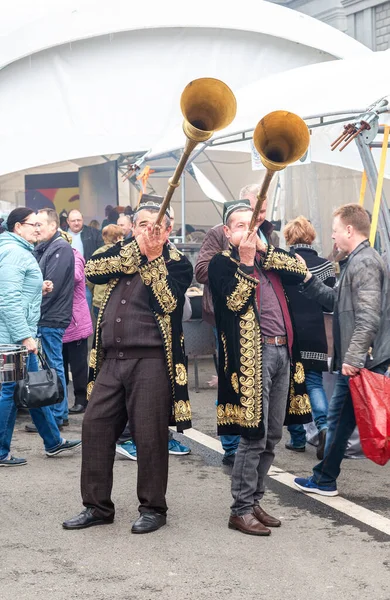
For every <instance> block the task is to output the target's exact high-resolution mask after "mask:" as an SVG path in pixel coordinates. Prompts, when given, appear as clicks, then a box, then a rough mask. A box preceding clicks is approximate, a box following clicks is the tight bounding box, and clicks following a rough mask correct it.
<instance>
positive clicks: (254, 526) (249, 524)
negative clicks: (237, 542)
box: [228, 513, 271, 535]
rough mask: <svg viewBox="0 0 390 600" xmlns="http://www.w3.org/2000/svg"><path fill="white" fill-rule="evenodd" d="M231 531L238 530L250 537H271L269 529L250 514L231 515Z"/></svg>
mask: <svg viewBox="0 0 390 600" xmlns="http://www.w3.org/2000/svg"><path fill="white" fill-rule="evenodd" d="M228 527H229V529H237V530H238V531H241V532H242V533H247V534H248V535H271V532H270V530H269V529H267V528H266V527H264V525H263V524H262V523H260V521H258V520H257V519H256V518H255V517H254V516H253V514H252V513H248V514H246V515H242V516H240V517H239V516H235V515H230V517H229V525H228Z"/></svg>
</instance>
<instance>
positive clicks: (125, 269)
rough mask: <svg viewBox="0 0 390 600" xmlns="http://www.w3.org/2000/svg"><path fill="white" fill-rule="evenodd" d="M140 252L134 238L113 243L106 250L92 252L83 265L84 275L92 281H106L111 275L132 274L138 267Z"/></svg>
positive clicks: (98, 282) (99, 282)
mask: <svg viewBox="0 0 390 600" xmlns="http://www.w3.org/2000/svg"><path fill="white" fill-rule="evenodd" d="M140 262H141V254H140V251H139V247H138V244H137V242H136V241H135V240H133V241H132V242H130V243H129V244H124V245H122V244H120V243H119V244H115V246H113V247H112V248H109V249H108V250H107V251H106V252H103V253H100V254H96V253H95V254H94V255H93V256H91V258H90V259H89V261H88V262H87V264H86V265H85V276H86V277H87V279H89V281H91V282H92V283H97V284H101V283H107V282H108V281H109V280H110V279H112V278H113V277H120V276H121V275H132V274H133V273H135V272H136V271H137V269H138V266H139V264H140Z"/></svg>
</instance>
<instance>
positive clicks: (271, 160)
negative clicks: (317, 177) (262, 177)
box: [253, 110, 310, 171]
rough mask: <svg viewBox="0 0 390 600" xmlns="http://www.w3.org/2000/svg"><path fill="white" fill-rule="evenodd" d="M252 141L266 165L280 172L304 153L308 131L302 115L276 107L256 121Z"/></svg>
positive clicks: (271, 169)
mask: <svg viewBox="0 0 390 600" xmlns="http://www.w3.org/2000/svg"><path fill="white" fill-rule="evenodd" d="M253 143H254V145H255V148H256V150H257V151H258V153H259V154H260V158H261V162H262V163H263V165H264V166H265V168H266V169H269V170H270V171H281V170H282V169H284V168H285V167H287V166H288V165H290V164H291V163H293V162H295V161H296V160H299V159H300V158H302V156H303V155H304V154H305V153H306V152H307V149H308V147H309V143H310V134H309V130H308V128H307V125H306V123H305V121H304V120H303V119H301V117H298V115H295V114H294V113H291V112H288V111H286V110H275V111H274V112H271V113H268V115H266V116H265V117H263V119H261V121H259V122H258V124H257V126H256V129H255V131H254V133H253Z"/></svg>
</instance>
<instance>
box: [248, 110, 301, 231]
mask: <svg viewBox="0 0 390 600" xmlns="http://www.w3.org/2000/svg"><path fill="white" fill-rule="evenodd" d="M253 144H254V146H255V148H256V150H257V151H258V153H259V154H260V159H261V162H262V163H263V165H264V166H265V168H266V169H267V172H266V174H265V176H264V179H263V181H262V184H261V189H260V192H259V194H258V196H257V202H256V206H255V208H254V210H253V215H252V219H251V222H250V225H249V231H253V230H254V228H255V226H256V222H257V218H258V216H259V213H260V210H261V207H262V205H263V203H264V201H265V199H266V198H267V192H268V188H269V186H270V183H271V180H272V177H273V176H274V174H275V173H276V171H282V169H285V168H286V167H288V165H290V164H291V163H293V162H295V161H296V160H299V159H300V158H302V156H303V155H304V154H306V152H307V149H308V147H309V144H310V133H309V129H308V127H307V125H306V123H305V121H304V120H303V119H301V117H298V115H295V114H294V113H291V112H288V111H287V110H275V111H274V112H271V113H268V115H265V117H263V118H262V119H261V121H259V122H258V124H257V125H256V129H255V130H254V132H253Z"/></svg>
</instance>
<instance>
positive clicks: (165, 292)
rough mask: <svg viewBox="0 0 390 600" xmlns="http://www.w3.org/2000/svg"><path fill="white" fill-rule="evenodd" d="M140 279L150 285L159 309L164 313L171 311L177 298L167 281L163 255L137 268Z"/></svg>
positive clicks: (175, 304)
mask: <svg viewBox="0 0 390 600" xmlns="http://www.w3.org/2000/svg"><path fill="white" fill-rule="evenodd" d="M139 272H140V275H141V277H142V281H143V282H144V284H145V285H148V286H151V288H152V290H153V294H154V296H155V298H156V299H157V302H158V303H159V305H160V307H161V309H162V310H163V311H164V312H165V313H171V312H173V311H174V310H175V308H176V306H177V300H176V298H175V297H174V295H173V294H172V291H171V290H170V288H169V285H168V282H167V275H168V270H167V267H166V265H165V260H164V257H163V256H160V257H159V258H156V259H155V260H153V261H152V262H150V263H146V264H145V265H143V266H142V267H140V269H139Z"/></svg>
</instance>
